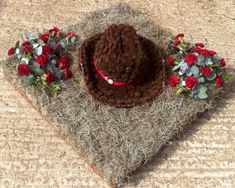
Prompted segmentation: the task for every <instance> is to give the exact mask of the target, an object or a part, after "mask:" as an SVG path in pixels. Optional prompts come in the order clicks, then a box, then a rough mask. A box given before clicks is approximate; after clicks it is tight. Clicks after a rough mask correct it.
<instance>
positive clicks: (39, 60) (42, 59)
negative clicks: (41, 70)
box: [36, 54, 48, 67]
mask: <svg viewBox="0 0 235 188" xmlns="http://www.w3.org/2000/svg"><path fill="white" fill-rule="evenodd" d="M47 58H48V56H47V55H46V54H42V55H39V56H38V57H37V58H36V62H37V63H38V64H39V65H41V67H44V66H45V65H46V64H47Z"/></svg>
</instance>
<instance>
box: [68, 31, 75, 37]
mask: <svg viewBox="0 0 235 188" xmlns="http://www.w3.org/2000/svg"><path fill="white" fill-rule="evenodd" d="M66 36H67V37H75V32H68V33H66Z"/></svg>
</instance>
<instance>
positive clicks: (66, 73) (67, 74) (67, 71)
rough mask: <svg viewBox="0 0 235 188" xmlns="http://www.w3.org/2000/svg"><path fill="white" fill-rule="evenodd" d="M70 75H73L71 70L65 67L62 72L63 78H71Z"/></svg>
mask: <svg viewBox="0 0 235 188" xmlns="http://www.w3.org/2000/svg"><path fill="white" fill-rule="evenodd" d="M72 76H73V73H72V71H71V70H70V69H69V68H67V69H66V70H65V72H64V79H65V80H66V79H68V78H71V77H72Z"/></svg>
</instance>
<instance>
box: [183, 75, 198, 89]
mask: <svg viewBox="0 0 235 188" xmlns="http://www.w3.org/2000/svg"><path fill="white" fill-rule="evenodd" d="M185 83H186V86H187V87H188V88H189V89H192V88H193V87H194V86H196V85H197V84H198V81H197V79H196V78H194V77H193V76H188V77H186V78H185Z"/></svg>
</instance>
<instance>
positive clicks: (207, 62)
mask: <svg viewBox="0 0 235 188" xmlns="http://www.w3.org/2000/svg"><path fill="white" fill-rule="evenodd" d="M205 64H206V65H213V64H214V62H213V61H212V60H211V58H207V59H206V60H205Z"/></svg>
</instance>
